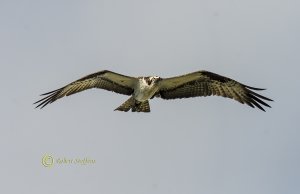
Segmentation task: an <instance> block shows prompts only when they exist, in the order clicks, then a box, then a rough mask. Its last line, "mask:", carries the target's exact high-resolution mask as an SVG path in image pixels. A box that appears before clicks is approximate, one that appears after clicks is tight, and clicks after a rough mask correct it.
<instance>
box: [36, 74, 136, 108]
mask: <svg viewBox="0 0 300 194" xmlns="http://www.w3.org/2000/svg"><path fill="white" fill-rule="evenodd" d="M135 79H136V78H134V77H129V76H124V75H121V74H117V73H114V72H111V71H107V70H105V71H100V72H97V73H93V74H90V75H87V76H85V77H83V78H81V79H78V80H76V81H74V82H72V83H70V84H68V85H66V86H65V87H62V88H60V89H57V90H54V91H51V92H48V93H45V94H42V95H41V96H45V95H46V97H44V98H42V99H40V100H39V101H37V102H35V103H34V104H38V105H37V106H36V108H38V107H40V108H43V107H44V106H46V105H47V104H51V103H52V102H54V101H56V100H57V99H59V98H62V97H64V96H69V95H72V94H75V93H78V92H81V91H84V90H87V89H91V88H101V89H105V90H108V91H113V92H116V93H119V94H125V95H131V94H132V93H133V86H134V82H135Z"/></svg>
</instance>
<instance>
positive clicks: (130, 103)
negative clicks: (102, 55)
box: [115, 97, 150, 112]
mask: <svg viewBox="0 0 300 194" xmlns="http://www.w3.org/2000/svg"><path fill="white" fill-rule="evenodd" d="M130 109H131V111H132V112H150V105H149V101H148V100H147V101H144V102H139V101H137V100H135V99H134V98H133V97H130V98H129V99H128V100H126V101H125V102H124V103H123V104H122V105H121V106H119V107H118V108H116V109H115V111H116V110H118V111H124V112H128V111H129V110H130Z"/></svg>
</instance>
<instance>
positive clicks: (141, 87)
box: [134, 81, 158, 102]
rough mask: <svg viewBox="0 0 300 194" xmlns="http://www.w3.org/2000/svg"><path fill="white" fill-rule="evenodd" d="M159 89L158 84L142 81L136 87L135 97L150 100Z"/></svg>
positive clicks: (139, 99) (140, 99)
mask: <svg viewBox="0 0 300 194" xmlns="http://www.w3.org/2000/svg"><path fill="white" fill-rule="evenodd" d="M157 90H158V86H157V85H156V84H150V85H148V84H147V83H145V82H143V81H140V82H139V83H138V84H137V86H136V87H135V89H134V98H135V99H136V100H138V101H140V102H143V101H146V100H149V99H150V98H151V97H152V96H153V95H154V94H155V93H156V91H157Z"/></svg>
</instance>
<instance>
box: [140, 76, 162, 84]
mask: <svg viewBox="0 0 300 194" xmlns="http://www.w3.org/2000/svg"><path fill="white" fill-rule="evenodd" d="M144 80H145V82H146V83H147V84H148V85H149V86H150V85H153V84H156V83H157V82H158V81H160V80H161V78H160V77H159V76H149V77H144Z"/></svg>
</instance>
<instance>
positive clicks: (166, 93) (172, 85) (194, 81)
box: [159, 71, 273, 111]
mask: <svg viewBox="0 0 300 194" xmlns="http://www.w3.org/2000/svg"><path fill="white" fill-rule="evenodd" d="M253 90H264V89H261V88H254V87H250V86H247V85H244V84H241V83H239V82H237V81H235V80H233V79H230V78H227V77H224V76H221V75H218V74H215V73H211V72H208V71H198V72H194V73H190V74H186V75H183V76H178V77H171V78H167V79H162V80H161V81H160V90H159V95H160V96H161V98H163V99H175V98H189V97H196V96H211V95H217V96H223V97H227V98H231V99H234V100H237V101H238V102H240V103H242V104H244V103H245V104H247V105H249V106H251V107H252V108H254V107H257V108H259V109H261V110H263V111H265V110H264V109H263V107H262V106H261V105H263V106H266V107H270V108H271V106H269V105H268V104H267V103H266V102H264V101H263V100H266V101H273V100H271V99H269V98H266V97H264V96H262V95H260V94H257V93H255V92H254V91H253Z"/></svg>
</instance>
